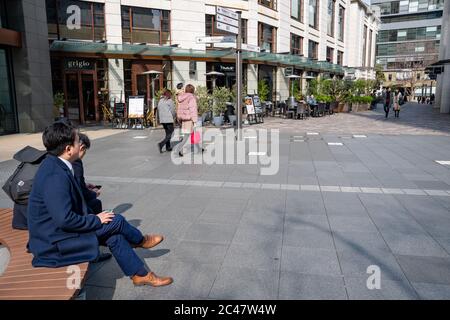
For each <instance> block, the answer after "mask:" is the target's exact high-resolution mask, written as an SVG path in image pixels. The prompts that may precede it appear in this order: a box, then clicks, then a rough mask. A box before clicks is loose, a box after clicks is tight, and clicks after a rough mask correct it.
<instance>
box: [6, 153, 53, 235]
mask: <svg viewBox="0 0 450 320" xmlns="http://www.w3.org/2000/svg"><path fill="white" fill-rule="evenodd" d="M46 156H47V151H41V150H38V149H35V148H33V147H30V146H26V147H25V148H23V149H22V150H20V151H18V152H17V153H16V154H15V155H14V157H13V158H14V159H15V160H17V161H19V162H20V164H19V165H18V166H17V168H16V170H15V171H14V173H13V174H12V175H11V176H10V177H9V178H8V180H6V182H5V184H4V185H3V188H2V189H3V190H4V191H5V192H6V194H7V195H8V197H9V198H10V199H11V200H12V201H14V209H13V221H12V227H13V228H14V229H22V230H26V229H28V223H27V207H28V198H29V197H30V193H31V188H32V186H33V181H34V176H35V175H36V172H37V171H38V169H39V166H40V165H41V163H42V161H43V160H44V159H45V157H46Z"/></svg>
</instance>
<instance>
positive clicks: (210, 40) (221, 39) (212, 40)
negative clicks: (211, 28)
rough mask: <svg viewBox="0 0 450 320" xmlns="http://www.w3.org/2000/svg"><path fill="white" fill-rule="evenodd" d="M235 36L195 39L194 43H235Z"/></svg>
mask: <svg viewBox="0 0 450 320" xmlns="http://www.w3.org/2000/svg"><path fill="white" fill-rule="evenodd" d="M235 41H236V36H218V37H196V38H195V42H196V43H224V42H225V43H229V42H235Z"/></svg>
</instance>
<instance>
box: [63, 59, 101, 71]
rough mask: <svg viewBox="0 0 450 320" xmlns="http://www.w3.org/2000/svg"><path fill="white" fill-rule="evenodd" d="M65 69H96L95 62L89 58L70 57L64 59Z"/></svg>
mask: <svg viewBox="0 0 450 320" xmlns="http://www.w3.org/2000/svg"><path fill="white" fill-rule="evenodd" d="M64 69H65V70H94V69H95V62H94V61H92V60H88V59H82V58H81V59H80V58H68V59H64Z"/></svg>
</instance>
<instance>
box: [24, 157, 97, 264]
mask: <svg viewBox="0 0 450 320" xmlns="http://www.w3.org/2000/svg"><path fill="white" fill-rule="evenodd" d="M101 226H102V224H101V221H100V219H99V218H98V217H96V216H95V215H92V214H88V208H87V205H86V202H85V200H84V197H83V193H82V191H81V189H80V186H79V185H78V183H77V182H76V181H75V178H74V177H73V175H72V173H71V172H70V170H69V168H68V167H67V165H66V164H65V163H64V162H62V161H61V160H60V159H59V158H58V157H56V156H53V155H49V156H47V158H46V159H45V160H44V161H43V162H42V164H41V166H40V167H39V170H38V172H37V173H36V176H35V178H34V182H33V187H32V190H31V194H30V198H29V201H28V228H29V233H30V240H29V250H30V251H31V253H33V256H34V258H33V262H32V264H33V266H35V267H62V266H67V265H71V264H77V263H81V262H87V261H92V260H95V259H96V258H97V256H98V253H99V249H98V246H99V244H98V240H97V236H96V234H95V230H97V229H100V228H101Z"/></svg>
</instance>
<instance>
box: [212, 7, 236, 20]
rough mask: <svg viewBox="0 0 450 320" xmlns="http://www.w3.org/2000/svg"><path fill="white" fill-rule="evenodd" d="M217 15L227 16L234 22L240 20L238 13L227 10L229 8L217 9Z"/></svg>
mask: <svg viewBox="0 0 450 320" xmlns="http://www.w3.org/2000/svg"><path fill="white" fill-rule="evenodd" d="M216 13H218V14H221V15H224V16H227V17H228V18H231V19H234V20H238V17H239V16H238V14H237V13H236V12H234V11H233V10H230V9H227V8H222V7H217V10H216Z"/></svg>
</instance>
